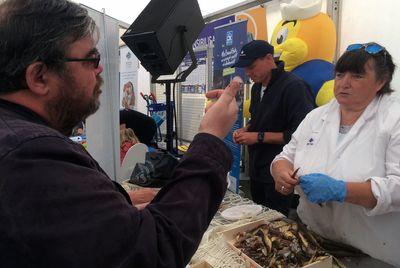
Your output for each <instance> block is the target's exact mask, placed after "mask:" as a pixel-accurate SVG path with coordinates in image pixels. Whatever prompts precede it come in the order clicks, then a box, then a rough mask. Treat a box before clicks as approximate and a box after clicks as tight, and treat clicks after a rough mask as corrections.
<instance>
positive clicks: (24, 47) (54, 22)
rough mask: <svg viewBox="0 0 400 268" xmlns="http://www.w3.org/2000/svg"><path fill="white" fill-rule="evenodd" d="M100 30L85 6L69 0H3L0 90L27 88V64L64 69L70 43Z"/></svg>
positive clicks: (0, 12)
mask: <svg viewBox="0 0 400 268" xmlns="http://www.w3.org/2000/svg"><path fill="white" fill-rule="evenodd" d="M94 34H97V27H96V24H95V22H94V20H93V19H92V18H91V17H89V15H88V12H87V10H86V9H85V8H83V7H81V6H79V5H78V4H76V3H72V2H70V1H67V0H6V1H2V0H0V37H1V38H0V94H4V93H9V92H13V91H17V90H20V89H26V81H25V72H26V69H27V67H28V66H29V65H30V64H32V63H34V62H36V61H40V62H43V63H44V64H46V66H47V68H49V69H51V70H54V71H57V72H62V71H63V70H64V67H65V65H64V61H63V60H64V58H65V53H66V51H67V49H68V47H69V46H70V45H71V44H72V43H73V42H75V41H77V40H80V39H82V38H84V37H86V36H93V35H94Z"/></svg>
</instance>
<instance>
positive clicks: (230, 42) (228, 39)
mask: <svg viewBox="0 0 400 268" xmlns="http://www.w3.org/2000/svg"><path fill="white" fill-rule="evenodd" d="M225 44H226V45H227V46H231V45H233V31H227V32H226V42H225Z"/></svg>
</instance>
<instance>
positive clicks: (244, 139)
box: [233, 132, 258, 145]
mask: <svg viewBox="0 0 400 268" xmlns="http://www.w3.org/2000/svg"><path fill="white" fill-rule="evenodd" d="M233 139H234V142H236V143H237V144H242V145H253V144H256V143H257V142H258V132H242V133H239V134H236V136H235V135H234V138H233Z"/></svg>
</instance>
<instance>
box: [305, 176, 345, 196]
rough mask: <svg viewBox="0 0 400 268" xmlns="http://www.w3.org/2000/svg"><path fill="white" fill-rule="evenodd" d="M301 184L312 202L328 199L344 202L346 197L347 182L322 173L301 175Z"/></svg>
mask: <svg viewBox="0 0 400 268" xmlns="http://www.w3.org/2000/svg"><path fill="white" fill-rule="evenodd" d="M300 185H301V188H303V191H304V193H305V194H306V195H307V198H308V200H310V202H312V203H323V202H327V201H338V202H343V201H344V199H345V198H346V194H347V190H346V183H345V182H344V181H342V180H337V179H334V178H331V177H329V176H328V175H325V174H321V173H311V174H307V175H304V176H301V177H300Z"/></svg>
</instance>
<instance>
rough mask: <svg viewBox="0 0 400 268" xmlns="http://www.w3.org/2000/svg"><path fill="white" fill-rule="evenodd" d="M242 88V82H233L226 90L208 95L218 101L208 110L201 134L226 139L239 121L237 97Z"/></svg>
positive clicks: (201, 123)
mask: <svg viewBox="0 0 400 268" xmlns="http://www.w3.org/2000/svg"><path fill="white" fill-rule="evenodd" d="M240 86H241V85H240V82H238V81H236V80H232V82H231V83H230V84H229V85H228V86H227V87H226V88H225V90H222V89H220V90H212V91H210V92H207V93H206V97H207V98H209V99H218V100H217V101H216V102H212V103H210V104H209V106H208V107H207V108H206V114H205V115H204V117H203V120H201V122H200V127H199V132H203V133H209V134H211V135H214V136H217V137H218V138H220V139H223V138H225V136H226V135H227V134H228V132H229V131H230V129H231V128H232V126H233V124H234V123H235V121H236V119H237V113H238V109H239V108H238V106H237V104H236V99H235V96H236V94H237V93H238V92H239V90H240Z"/></svg>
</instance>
